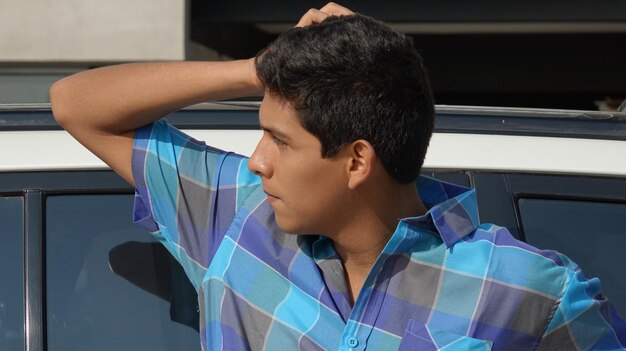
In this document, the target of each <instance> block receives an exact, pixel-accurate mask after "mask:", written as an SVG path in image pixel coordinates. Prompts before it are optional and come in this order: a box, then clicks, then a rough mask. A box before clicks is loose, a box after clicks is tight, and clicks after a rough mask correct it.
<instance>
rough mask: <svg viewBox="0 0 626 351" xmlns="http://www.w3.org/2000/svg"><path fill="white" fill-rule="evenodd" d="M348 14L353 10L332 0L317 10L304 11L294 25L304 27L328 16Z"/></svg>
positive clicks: (351, 13) (352, 13)
mask: <svg viewBox="0 0 626 351" xmlns="http://www.w3.org/2000/svg"><path fill="white" fill-rule="evenodd" d="M349 15H354V12H352V11H351V10H349V9H347V8H345V7H343V6H341V5H338V4H335V3H334V2H329V3H328V4H326V5H324V7H322V8H321V9H319V10H318V9H310V10H309V11H307V13H305V14H304V16H302V18H300V21H299V22H298V24H296V27H306V26H308V25H311V24H313V23H320V22H322V21H323V20H324V19H326V17H328V16H349Z"/></svg>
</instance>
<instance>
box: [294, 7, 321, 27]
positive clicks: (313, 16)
mask: <svg viewBox="0 0 626 351" xmlns="http://www.w3.org/2000/svg"><path fill="white" fill-rule="evenodd" d="M326 17H328V14H327V13H324V12H322V11H320V10H318V9H310V10H309V11H307V12H306V13H305V14H304V16H302V18H300V21H299V22H298V24H296V27H306V26H308V25H311V24H313V23H320V22H322V21H323V20H324V19H325V18H326Z"/></svg>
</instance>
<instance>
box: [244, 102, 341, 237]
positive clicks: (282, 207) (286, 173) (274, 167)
mask: <svg viewBox="0 0 626 351" xmlns="http://www.w3.org/2000/svg"><path fill="white" fill-rule="evenodd" d="M259 118H260V122H261V128H263V137H262V138H261V140H260V141H259V143H258V145H257V147H256V149H255V150H254V153H253V154H252V156H251V157H250V161H249V164H248V167H249V168H250V171H252V172H254V173H256V174H258V175H259V176H261V180H262V182H263V190H264V191H265V193H266V194H267V201H268V203H269V204H270V205H271V206H272V208H273V209H274V211H275V214H276V223H277V224H278V226H279V227H280V228H281V229H282V230H284V231H285V232H289V233H298V234H300V233H301V234H306V233H313V234H328V233H327V232H328V231H332V228H333V225H336V224H338V223H340V222H341V221H340V219H341V216H345V215H346V214H347V213H349V208H346V207H349V206H347V205H348V203H349V201H348V199H349V194H348V178H347V168H346V167H347V166H346V165H347V163H346V162H347V159H346V156H345V155H344V152H343V151H340V152H339V153H338V154H337V155H336V156H334V157H331V158H322V156H321V150H322V146H321V144H320V141H319V140H318V139H317V138H316V137H315V136H314V135H313V134H311V133H309V132H308V131H307V130H306V129H304V127H302V125H301V124H300V122H299V121H298V118H297V116H296V111H295V110H294V109H293V108H291V106H289V104H288V103H285V102H284V101H283V100H280V99H279V98H277V97H273V96H270V95H269V94H267V93H266V94H265V97H264V99H263V102H262V103H261V109H260V110H259Z"/></svg>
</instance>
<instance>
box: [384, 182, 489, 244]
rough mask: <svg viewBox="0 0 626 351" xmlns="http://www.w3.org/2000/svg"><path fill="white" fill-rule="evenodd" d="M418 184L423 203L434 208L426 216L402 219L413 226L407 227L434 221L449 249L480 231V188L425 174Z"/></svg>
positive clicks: (419, 225) (433, 223)
mask: <svg viewBox="0 0 626 351" xmlns="http://www.w3.org/2000/svg"><path fill="white" fill-rule="evenodd" d="M416 185H417V188H418V191H419V194H420V198H421V199H422V202H423V203H424V205H425V206H426V207H427V208H430V209H429V210H428V212H426V214H424V215H423V216H419V217H411V218H405V219H403V220H402V221H401V222H404V223H406V224H408V225H409V226H408V228H406V230H408V231H411V229H410V227H411V226H413V225H416V226H418V227H424V226H425V225H426V226H428V225H429V224H430V225H431V227H432V226H434V227H435V229H436V230H437V232H438V233H439V235H440V236H441V239H442V240H443V242H444V244H445V245H446V247H448V248H450V247H452V246H453V245H454V244H456V243H457V242H458V241H459V240H461V239H463V238H464V237H465V236H467V235H468V234H470V233H472V232H474V231H475V230H476V228H477V227H478V224H479V223H480V221H479V218H478V206H477V202H476V190H474V189H470V188H466V187H464V186H460V185H455V184H452V183H447V182H444V181H440V180H435V179H433V178H429V177H425V176H420V177H419V178H418V179H417V183H416ZM401 227H404V226H398V230H400V229H401ZM406 234H408V233H405V235H406ZM394 235H395V233H394Z"/></svg>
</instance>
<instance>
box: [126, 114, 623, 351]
mask: <svg viewBox="0 0 626 351" xmlns="http://www.w3.org/2000/svg"><path fill="white" fill-rule="evenodd" d="M133 172H134V173H133V174H134V178H135V181H136V183H137V195H136V202H135V213H134V215H135V220H136V221H137V222H138V223H139V224H140V225H142V226H143V227H144V228H146V229H147V230H149V231H150V232H152V233H153V234H154V235H155V236H156V237H157V238H158V239H159V240H160V241H161V242H162V243H163V244H164V245H165V247H167V249H168V250H169V251H170V252H171V253H172V254H173V255H174V257H176V259H177V260H178V261H179V262H180V263H181V264H182V266H183V268H184V269H185V271H186V273H187V275H188V276H189V279H190V280H191V282H192V283H193V285H194V286H195V287H196V289H197V290H198V299H199V304H200V314H201V318H200V324H201V325H200V339H201V343H202V347H203V349H204V350H295V349H302V350H365V349H368V350H535V349H538V350H587V349H602V350H623V349H626V348H625V347H624V345H626V326H625V324H624V322H622V321H621V319H619V317H618V316H617V315H616V314H615V312H614V309H613V308H612V307H611V306H610V305H609V304H608V302H607V300H606V299H605V298H604V297H603V296H602V295H601V294H600V286H599V281H598V279H589V280H588V279H586V278H585V277H584V276H583V274H582V272H581V271H580V269H579V268H578V267H577V266H576V265H575V264H574V263H572V262H571V261H570V260H569V259H568V258H567V257H565V256H563V255H561V254H559V253H557V252H554V251H544V250H538V249H536V248H534V247H531V246H529V245H527V244H525V243H522V242H519V241H516V240H515V239H514V238H513V237H512V236H511V235H510V233H509V232H508V231H507V230H506V229H505V228H501V227H498V226H495V225H491V224H480V223H479V219H478V212H477V207H476V195H475V192H474V191H473V190H470V189H466V188H463V187H459V186H456V185H452V184H448V183H443V182H438V181H435V180H433V179H429V178H423V177H421V178H420V179H419V180H418V184H417V186H418V188H419V190H420V195H421V197H422V200H423V201H424V203H425V204H426V205H427V206H428V207H429V211H428V213H427V214H425V215H424V216H421V217H416V218H407V219H403V220H402V221H400V222H399V224H398V227H397V229H396V231H395V232H394V234H393V236H392V237H391V239H390V240H389V242H388V243H387V245H386V246H385V248H384V249H383V252H382V253H381V255H380V257H379V258H378V260H377V261H376V263H375V264H374V266H373V268H372V271H371V272H370V274H369V276H368V277H367V279H366V281H365V284H364V286H363V288H362V290H361V293H360V295H359V296H358V299H357V301H356V302H355V303H354V305H353V306H352V305H351V303H350V298H349V296H348V289H347V286H346V281H345V275H344V271H343V267H342V263H341V261H340V259H339V257H338V255H337V253H336V252H335V250H334V249H333V246H332V242H331V241H330V240H329V239H327V238H325V237H321V236H317V235H291V234H286V233H283V232H281V231H280V230H279V229H278V227H277V226H276V223H275V221H274V213H273V211H272V209H271V207H270V206H269V205H268V204H267V202H266V197H265V194H264V193H263V190H262V188H261V186H260V179H259V178H258V177H257V176H255V175H254V174H251V173H250V172H249V171H248V168H247V159H246V158H245V157H242V156H239V155H235V154H232V153H225V152H222V151H219V150H215V149H212V148H210V147H207V146H205V144H204V143H202V142H198V141H196V140H194V139H192V138H190V137H188V136H187V135H185V134H183V133H182V132H180V131H178V130H176V129H175V128H173V127H171V126H170V125H168V124H167V123H166V122H164V121H159V122H156V123H154V124H153V125H149V126H146V127H144V128H142V129H140V130H138V131H137V132H136V136H135V145H134V152H133Z"/></svg>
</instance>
